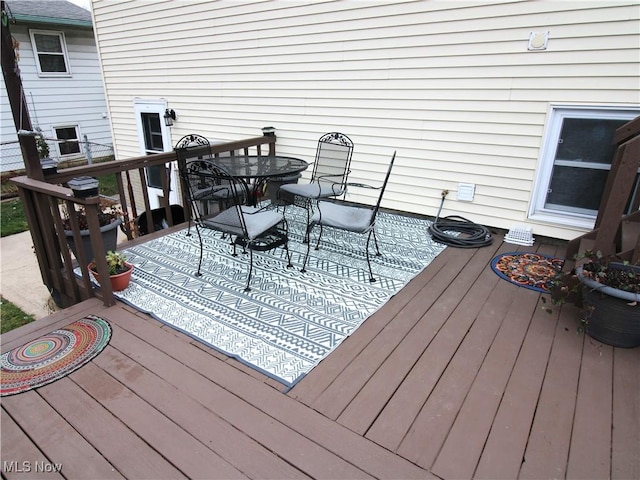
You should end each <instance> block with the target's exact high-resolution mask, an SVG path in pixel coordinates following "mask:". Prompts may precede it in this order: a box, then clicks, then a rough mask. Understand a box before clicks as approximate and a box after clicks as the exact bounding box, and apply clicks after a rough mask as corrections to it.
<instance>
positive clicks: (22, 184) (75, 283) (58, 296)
mask: <svg viewBox="0 0 640 480" xmlns="http://www.w3.org/2000/svg"><path fill="white" fill-rule="evenodd" d="M275 145H276V137H275V136H273V135H269V136H267V135H264V136H260V137H253V138H247V139H243V140H238V141H233V142H226V143H220V144H215V145H212V146H211V151H212V153H214V154H223V153H229V154H231V155H237V154H238V153H239V152H241V153H242V154H245V155H249V154H258V155H259V154H262V153H265V154H266V153H269V154H270V155H275V153H276V150H275ZM265 150H267V151H265ZM175 160H176V155H175V152H166V153H159V154H157V155H148V156H144V157H135V158H129V159H125V160H116V161H113V162H107V163H100V164H94V165H85V166H80V167H73V168H68V169H64V170H61V171H60V172H57V173H54V174H51V175H47V176H45V181H40V180H35V179H33V178H28V177H24V176H23V177H16V178H14V179H12V182H14V183H15V184H16V185H17V187H18V192H19V194H20V198H21V199H22V202H23V206H24V211H25V214H26V217H27V222H28V223H29V230H30V231H31V237H32V239H33V244H34V248H35V254H36V257H37V260H38V264H39V265H40V273H41V275H42V281H43V283H44V284H45V285H46V286H47V288H48V289H49V291H50V292H52V295H53V297H54V299H55V301H56V303H57V304H58V305H59V306H61V307H63V308H66V307H69V306H71V305H74V304H76V303H79V302H81V301H83V300H86V299H88V298H90V297H94V296H95V297H99V298H101V299H102V300H103V302H104V304H105V305H106V306H110V305H113V304H114V303H115V300H114V296H113V292H112V290H111V286H110V285H109V282H106V284H105V285H102V286H101V287H100V288H99V289H96V288H94V286H93V284H92V281H91V278H90V275H89V269H88V264H89V262H91V261H92V260H93V259H91V258H84V257H85V255H84V253H83V252H82V248H78V249H77V256H78V258H74V257H72V255H71V251H70V248H69V246H68V244H67V236H66V234H65V226H64V219H65V217H66V215H65V212H72V211H74V210H76V209H77V208H82V209H84V210H85V212H86V216H87V224H88V230H89V236H90V240H91V246H92V249H93V251H94V252H103V251H104V243H103V240H102V236H101V234H100V225H99V220H98V213H99V212H100V210H101V209H102V208H103V207H102V206H101V198H100V197H99V196H93V197H88V198H79V197H75V196H74V195H73V192H72V191H71V189H70V188H67V187H65V186H63V185H65V184H66V182H68V181H69V180H71V179H72V178H75V177H81V176H90V177H95V176H100V175H106V174H115V175H116V180H117V185H118V202H119V204H120V206H121V207H122V211H123V213H124V222H123V224H122V225H123V226H124V231H125V233H126V236H127V239H128V241H130V240H133V239H134V237H135V231H134V229H133V220H134V219H135V218H137V217H138V216H139V215H141V214H142V213H143V212H146V213H147V214H146V222H147V225H146V226H147V229H146V231H147V232H153V231H154V225H153V219H152V214H151V211H152V209H151V206H150V203H149V197H148V186H147V182H146V175H145V169H146V168H147V167H152V166H155V165H165V164H167V163H169V162H173V161H175ZM171 171H172V169H171V168H163V169H161V182H162V186H163V187H162V190H163V197H162V200H161V202H163V204H162V207H163V208H164V209H165V219H166V220H167V224H168V225H169V226H172V225H174V219H173V216H172V211H171V208H170V205H169V189H170V187H169V186H170V184H171V179H170V175H171ZM134 178H137V179H139V183H140V186H141V189H142V194H141V195H137V196H136V195H135V193H134V189H133V182H132V180H133V179H134ZM140 198H141V200H140ZM179 198H182V196H181V195H179ZM185 214H186V216H187V217H188V216H189V215H190V209H189V208H186V206H185ZM70 219H71V231H72V233H73V237H74V240H75V244H76V245H81V243H82V242H81V237H80V225H79V224H78V221H77V219H76V218H75V216H71V217H70ZM123 246H124V245H123ZM119 247H120V246H119ZM95 261H96V267H97V271H98V274H99V275H100V276H101V277H102V278H107V277H108V269H107V263H106V259H105V258H104V256H102V255H96V258H95ZM76 273H79V275H78V274H76Z"/></svg>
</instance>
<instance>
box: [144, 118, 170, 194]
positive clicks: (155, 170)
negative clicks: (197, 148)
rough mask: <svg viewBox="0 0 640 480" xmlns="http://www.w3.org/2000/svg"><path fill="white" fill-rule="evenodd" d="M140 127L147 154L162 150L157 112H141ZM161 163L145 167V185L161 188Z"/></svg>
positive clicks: (160, 128)
mask: <svg viewBox="0 0 640 480" xmlns="http://www.w3.org/2000/svg"><path fill="white" fill-rule="evenodd" d="M140 115H141V116H142V129H143V131H144V145H145V150H146V151H147V154H148V155H153V154H154V153H155V152H164V143H163V142H162V125H161V124H160V115H159V114H158V113H141V114H140ZM163 168H165V167H164V166H163V165H154V166H152V167H147V185H148V186H149V187H152V188H162V169H163Z"/></svg>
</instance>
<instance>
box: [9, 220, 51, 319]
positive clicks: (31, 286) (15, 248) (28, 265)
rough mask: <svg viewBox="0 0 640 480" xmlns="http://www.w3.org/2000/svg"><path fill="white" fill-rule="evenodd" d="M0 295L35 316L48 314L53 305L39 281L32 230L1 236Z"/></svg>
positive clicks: (40, 280) (40, 277)
mask: <svg viewBox="0 0 640 480" xmlns="http://www.w3.org/2000/svg"><path fill="white" fill-rule="evenodd" d="M0 266H1V271H0V294H1V295H2V296H3V297H4V298H5V299H6V300H9V301H10V302H11V303H13V304H15V305H17V306H18V307H20V308H21V309H22V310H23V311H24V312H26V313H30V314H32V315H34V316H35V318H36V319H39V318H42V317H46V316H47V315H50V314H51V313H52V312H53V311H54V310H52V309H55V308H56V307H55V304H54V303H53V300H52V299H51V296H50V295H49V291H48V290H47V287H46V286H45V285H44V283H42V276H41V275H40V268H39V267H38V261H37V258H36V254H35V252H34V249H33V240H32V239H31V232H29V231H26V232H22V233H17V234H15V235H9V236H8V237H2V238H0Z"/></svg>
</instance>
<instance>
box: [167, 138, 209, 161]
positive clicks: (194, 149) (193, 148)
mask: <svg viewBox="0 0 640 480" xmlns="http://www.w3.org/2000/svg"><path fill="white" fill-rule="evenodd" d="M173 150H174V151H175V152H176V157H177V159H178V168H181V169H182V168H184V167H185V166H186V163H187V161H189V160H191V159H206V158H211V144H210V143H209V140H207V139H206V138H205V137H203V136H202V135H198V134H197V133H190V134H189V135H185V136H184V137H182V138H181V139H180V140H178V142H177V143H176V145H175V147H173Z"/></svg>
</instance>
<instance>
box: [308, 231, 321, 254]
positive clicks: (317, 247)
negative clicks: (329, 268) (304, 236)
mask: <svg viewBox="0 0 640 480" xmlns="http://www.w3.org/2000/svg"><path fill="white" fill-rule="evenodd" d="M309 232H311V230H309ZM322 232H323V229H322V225H320V234H319V235H318V241H317V242H316V250H320V239H321V238H322Z"/></svg>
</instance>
